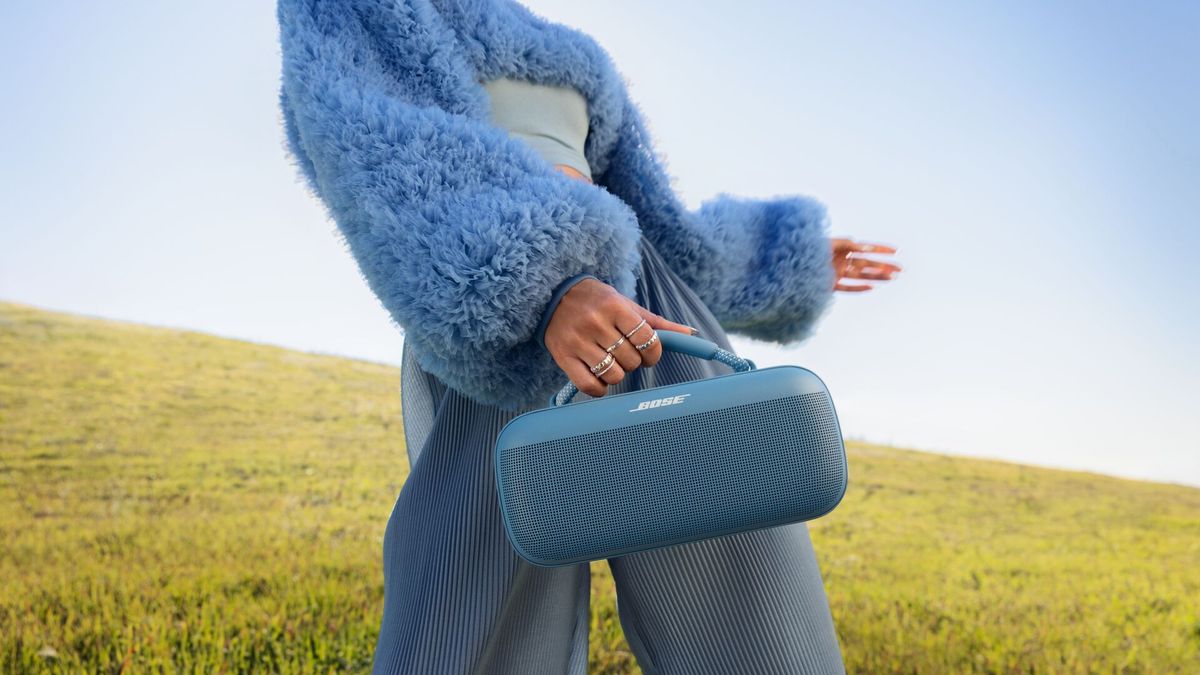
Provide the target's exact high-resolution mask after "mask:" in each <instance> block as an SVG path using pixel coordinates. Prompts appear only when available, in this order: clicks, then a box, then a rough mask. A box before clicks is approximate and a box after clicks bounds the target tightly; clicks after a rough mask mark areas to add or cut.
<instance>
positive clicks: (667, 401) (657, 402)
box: [629, 394, 691, 412]
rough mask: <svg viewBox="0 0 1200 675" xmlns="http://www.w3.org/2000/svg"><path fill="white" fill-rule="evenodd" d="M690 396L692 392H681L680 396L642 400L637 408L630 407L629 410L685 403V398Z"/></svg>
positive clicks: (635, 410)
mask: <svg viewBox="0 0 1200 675" xmlns="http://www.w3.org/2000/svg"><path fill="white" fill-rule="evenodd" d="M689 396H691V394H680V395H678V396H668V397H666V398H656V399H652V400H649V401H642V402H641V403H639V404H638V406H637V407H636V408H630V409H629V412H637V411H639V410H649V409H651V408H657V407H659V406H664V405H675V404H676V403H683V399H685V398H687V397H689Z"/></svg>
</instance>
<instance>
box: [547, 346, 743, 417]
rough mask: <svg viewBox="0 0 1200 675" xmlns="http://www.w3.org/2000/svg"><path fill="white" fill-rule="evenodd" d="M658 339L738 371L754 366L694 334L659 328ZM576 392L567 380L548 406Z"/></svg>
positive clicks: (674, 348) (566, 400)
mask: <svg viewBox="0 0 1200 675" xmlns="http://www.w3.org/2000/svg"><path fill="white" fill-rule="evenodd" d="M658 340H659V342H661V343H662V346H663V349H664V350H667V351H672V352H679V353H681V354H690V355H691V356H695V357H697V358H701V359H705V360H708V361H720V362H721V363H724V364H725V365H727V366H729V367H730V368H733V369H734V370H735V371H737V372H739V373H744V372H746V371H749V370H754V369H755V368H756V366H755V365H754V362H753V361H751V360H750V359H747V358H743V357H741V356H738V355H737V354H734V353H733V352H731V351H729V350H728V349H723V348H722V347H721V346H719V345H717V344H716V343H714V342H711V341H709V340H705V339H704V338H700V337H696V336H695V335H688V334H687V333H680V332H679V331H674V330H660V331H658ZM577 393H579V387H576V386H575V383H574V382H570V381H568V382H567V384H566V386H564V387H563V388H562V389H560V390H559V391H558V392H557V393H555V394H553V395H551V396H550V407H551V408H553V407H555V406H561V405H566V404H568V403H570V402H571V399H572V398H574V397H575V394H577Z"/></svg>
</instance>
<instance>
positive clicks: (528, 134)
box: [481, 77, 592, 182]
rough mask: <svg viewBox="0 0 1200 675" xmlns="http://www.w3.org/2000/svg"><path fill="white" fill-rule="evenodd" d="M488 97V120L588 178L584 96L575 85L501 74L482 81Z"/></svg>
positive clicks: (572, 173)
mask: <svg viewBox="0 0 1200 675" xmlns="http://www.w3.org/2000/svg"><path fill="white" fill-rule="evenodd" d="M481 84H482V85H483V88H484V90H485V91H487V92H488V95H489V96H490V98H491V104H492V111H491V121H492V123H493V124H495V125H496V126H498V127H501V128H503V129H506V130H507V131H508V133H509V135H510V136H512V137H514V138H519V139H520V140H522V141H524V142H525V143H527V144H528V145H530V146H531V147H532V148H533V149H534V150H535V151H536V152H537V153H538V154H539V155H540V156H541V157H542V158H543V159H545V160H546V161H547V162H549V163H550V164H552V165H554V166H555V168H557V169H559V170H560V171H563V172H564V173H566V174H568V175H570V176H571V177H573V178H578V179H580V180H586V181H588V182H591V176H592V173H591V167H590V166H589V165H588V162H587V158H586V157H585V155H584V147H585V143H586V142H587V135H588V107H587V99H586V98H585V97H584V96H583V94H581V93H580V92H579V91H578V90H577V89H575V88H573V87H568V86H557V85H546V84H538V83H535V82H530V81H527V80H521V79H515V78H509V77H502V78H498V79H494V80H488V81H486V82H482V83H481Z"/></svg>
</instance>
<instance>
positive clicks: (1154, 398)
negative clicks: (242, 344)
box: [0, 0, 1200, 485]
mask: <svg viewBox="0 0 1200 675" xmlns="http://www.w3.org/2000/svg"><path fill="white" fill-rule="evenodd" d="M526 4H527V5H528V6H529V7H530V8H532V9H533V10H534V11H535V12H537V13H539V14H541V15H542V16H545V17H547V18H549V19H551V20H554V21H558V22H562V23H566V24H568V25H571V26H575V27H578V28H581V29H583V30H585V31H587V32H588V33H590V34H592V35H593V36H595V37H596V38H597V39H598V40H599V41H600V43H601V45H603V46H604V47H605V48H606V49H607V50H608V51H609V53H610V54H612V56H613V59H614V60H615V62H616V63H617V66H618V68H619V69H620V70H621V72H622V73H623V74H624V75H625V76H626V78H627V79H628V80H629V82H630V86H631V91H632V94H633V96H634V98H635V100H637V101H638V103H639V104H640V105H641V107H642V109H643V110H644V112H645V113H646V116H647V118H648V121H649V124H650V127H651V132H652V133H653V135H654V137H655V140H656V144H657V146H658V147H659V148H660V150H661V151H662V153H663V155H664V157H665V158H666V160H667V165H668V169H669V171H670V173H671V175H672V176H673V177H674V180H675V184H676V187H677V189H678V190H679V193H680V195H681V196H682V197H683V198H684V200H685V201H686V202H687V203H688V204H689V206H692V207H696V206H699V204H700V203H701V202H702V201H703V200H704V199H705V198H707V197H710V196H712V195H714V194H715V193H717V192H722V191H725V192H731V193H734V194H740V195H744V196H751V197H770V196H772V195H783V194H807V195H812V196H814V197H817V198H818V199H820V200H822V201H823V202H824V203H825V204H826V205H827V206H828V207H829V210H830V214H831V218H832V221H833V223H834V227H835V234H839V235H848V236H854V237H858V238H862V239H866V240H872V241H882V242H886V243H890V244H893V245H895V246H897V247H898V248H899V253H898V255H897V256H896V258H897V259H898V261H899V262H900V263H902V264H903V265H904V267H905V271H904V272H903V274H902V275H901V276H900V277H899V279H898V280H897V281H895V282H892V283H891V284H890V285H885V286H884V287H881V288H878V289H877V290H875V291H872V292H869V293H866V294H860V295H848V294H841V295H840V296H839V297H838V299H837V301H836V304H835V307H834V309H833V311H832V312H831V313H830V314H829V315H828V316H827V317H826V319H825V321H824V322H823V324H822V325H821V326H820V328H819V330H818V332H817V334H816V336H815V337H813V338H812V339H811V340H809V341H807V342H805V343H803V344H801V345H796V346H792V347H789V348H779V347H775V346H771V345H766V344H764V343H757V342H754V341H750V340H745V339H741V338H735V339H734V343H735V347H736V348H737V349H738V351H739V352H741V353H743V354H745V355H746V356H749V357H751V358H753V359H755V361H756V362H757V363H758V364H759V366H760V367H765V366H770V365H776V364H783V363H797V364H801V365H804V366H807V367H809V368H811V369H812V370H814V371H815V372H817V373H818V374H820V375H821V376H822V377H823V378H824V379H825V381H826V382H827V383H828V384H829V386H830V389H831V390H832V392H833V395H834V400H835V402H836V404H837V406H838V410H839V413H840V415H841V418H842V422H843V429H844V431H845V433H846V435H847V436H848V437H851V438H861V439H867V440H874V441H880V442H887V443H893V444H896V445H901V446H909V447H916V448H922V449H928V450H934V451H941V452H950V453H959V454H969V455H976V456H986V457H997V458H1003V459H1009V460H1014V461H1019V462H1026V463H1034V464H1041V465H1048V466H1060V467H1071V468H1082V469H1088V470H1094V471H1099V472H1104V473H1112V474H1118V475H1124V476H1131V477H1142V478H1152V479H1157V480H1166V481H1177V482H1185V483H1190V484H1194V485H1200V393H1198V391H1200V363H1198V362H1200V358H1198V356H1197V350H1196V345H1197V331H1198V329H1200V312H1198V311H1197V310H1198V305H1200V302H1198V301H1197V294H1198V291H1200V282H1198V281H1197V274H1196V273H1195V271H1194V269H1193V268H1194V267H1195V262H1194V261H1195V259H1196V257H1197V256H1198V255H1200V251H1198V248H1200V234H1198V232H1197V227H1196V220H1197V218H1196V211H1195V209H1196V208H1197V200H1198V199H1200V131H1198V130H1197V120H1200V3H1192V2H1188V3H1182V2H1181V3H1161V2H1155V3H1115V2H1114V3H1102V2H1087V3H1084V2H1078V3H1076V2H1060V3H1033V2H1018V3H1007V2H1006V3H1000V2H995V3H991V4H983V3H953V2H941V3H904V6H903V7H901V6H899V5H898V4H895V3H879V4H873V3H834V2H825V3H796V2H742V3H732V2H721V3H713V2H697V1H695V0H691V1H684V0H672V1H670V2H667V1H662V2H655V3H644V2H631V1H629V0H621V1H613V2H605V3H579V2H565V1H560V0H536V1H530V2H527V3H526ZM0 60H2V62H3V63H4V64H5V66H4V68H3V69H2V70H0V88H2V90H3V92H4V94H3V102H4V104H3V105H2V106H0V206H2V208H3V221H2V222H3V225H2V226H0V298H3V299H6V300H13V301H18V302H25V303H29V304H34V305H38V306H42V307H47V308H51V309H61V310H68V311H73V312H81V313H85V314H91V315H97V316H104V317H111V318H119V319H129V320H135V321H141V322H147V323H152V324H158V325H167V326H177V327H183V328H193V329H199V330H203V331H208V332H212V333H217V334H220V335H227V336H232V337H240V338H246V339H251V340H256V341H262V342H270V343H276V344H281V345H286V346H290V347H296V348H300V349H306V350H313V351H323V352H330V353H337V354H345V355H351V356H358V357H363V358H369V359H374V360H379V361H388V362H398V361H399V357H400V349H401V336H400V333H399V332H398V331H397V329H396V328H395V327H394V326H393V325H392V324H391V323H390V321H389V319H388V316H387V314H386V313H385V312H384V310H383V309H382V308H381V307H380V306H379V304H378V303H377V301H376V300H375V298H374V296H373V295H372V294H371V293H370V291H369V290H368V289H367V287H366V286H365V284H364V283H363V282H362V280H361V279H360V277H359V276H358V272H357V270H356V268H355V266H354V263H353V261H352V260H351V258H350V256H349V254H348V253H347V252H346V251H345V250H344V248H343V246H342V245H341V244H340V243H339V241H338V240H337V238H336V237H335V234H334V233H335V226H334V224H333V223H332V222H330V221H328V220H326V219H325V217H324V212H323V211H322V209H321V207H320V205H319V204H318V203H317V202H315V201H314V200H313V198H312V197H310V196H309V195H307V194H306V193H305V192H304V191H303V187H302V185H301V183H300V182H299V180H298V177H297V175H296V173H295V171H294V169H293V168H292V167H291V166H290V165H289V164H288V163H287V161H286V159H285V155H284V149H283V135H282V130H281V127H280V120H279V114H278V110H277V109H276V99H275V97H276V92H277V87H278V69H279V51H278V44H277V36H276V31H275V23H274V8H273V3H271V2H231V1H217V0H213V1H210V2H203V3H165V2H150V1H148V0H138V1H129V2H122V3H84V2H62V1H57V0H47V1H44V2H36V3H4V4H3V5H0Z"/></svg>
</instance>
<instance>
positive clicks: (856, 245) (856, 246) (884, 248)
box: [841, 239, 896, 253]
mask: <svg viewBox="0 0 1200 675" xmlns="http://www.w3.org/2000/svg"><path fill="white" fill-rule="evenodd" d="M841 241H842V242H844V243H843V244H842V246H841V250H843V251H852V252H854V253H895V252H896V247H894V246H888V245H887V244H870V243H867V242H861V241H851V240H849V239H843V240H841Z"/></svg>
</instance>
